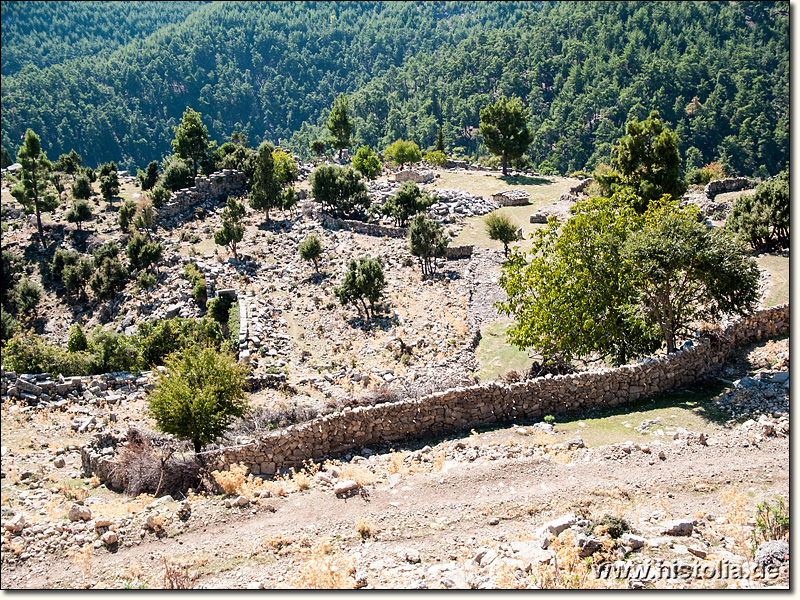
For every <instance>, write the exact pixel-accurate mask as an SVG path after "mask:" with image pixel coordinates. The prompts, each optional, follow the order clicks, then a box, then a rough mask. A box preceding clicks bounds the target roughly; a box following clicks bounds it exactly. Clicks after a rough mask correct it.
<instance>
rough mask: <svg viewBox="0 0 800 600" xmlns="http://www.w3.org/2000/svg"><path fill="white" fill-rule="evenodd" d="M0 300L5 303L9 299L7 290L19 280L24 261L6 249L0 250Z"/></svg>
mask: <svg viewBox="0 0 800 600" xmlns="http://www.w3.org/2000/svg"><path fill="white" fill-rule="evenodd" d="M0 257H2V258H1V259H0V260H2V263H0V267H2V268H0V301H1V302H2V303H3V304H6V302H8V300H9V292H10V291H11V290H12V289H13V287H14V286H15V285H16V283H17V282H18V281H19V277H20V274H21V273H22V270H23V267H24V265H25V261H24V260H23V259H22V257H21V256H19V255H17V254H14V253H13V252H11V251H8V250H0Z"/></svg>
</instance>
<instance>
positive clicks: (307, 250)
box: [299, 233, 322, 274]
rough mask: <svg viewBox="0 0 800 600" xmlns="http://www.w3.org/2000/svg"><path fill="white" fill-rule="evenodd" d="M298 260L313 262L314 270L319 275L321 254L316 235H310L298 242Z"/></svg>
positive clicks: (319, 242) (320, 244)
mask: <svg viewBox="0 0 800 600" xmlns="http://www.w3.org/2000/svg"><path fill="white" fill-rule="evenodd" d="M299 251H300V258H302V259H303V260H311V261H314V269H315V270H316V272H317V273H318V274H319V257H320V255H321V254H322V242H321V241H320V239H319V236H318V235H317V234H316V233H312V234H311V235H309V236H308V237H306V239H304V240H303V241H302V242H300V248H299Z"/></svg>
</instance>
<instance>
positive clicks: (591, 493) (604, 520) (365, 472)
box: [2, 182, 789, 588]
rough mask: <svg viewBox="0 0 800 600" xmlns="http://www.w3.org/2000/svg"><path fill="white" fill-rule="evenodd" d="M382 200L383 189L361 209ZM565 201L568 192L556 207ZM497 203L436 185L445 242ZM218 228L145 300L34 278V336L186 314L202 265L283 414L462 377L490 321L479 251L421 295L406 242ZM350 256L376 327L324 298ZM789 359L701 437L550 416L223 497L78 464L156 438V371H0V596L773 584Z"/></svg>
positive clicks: (185, 243) (299, 218) (333, 464)
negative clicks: (581, 425)
mask: <svg viewBox="0 0 800 600" xmlns="http://www.w3.org/2000/svg"><path fill="white" fill-rule="evenodd" d="M127 185H128V186H130V182H128V184H127ZM394 187H396V186H393V185H392V184H389V183H388V182H378V183H377V184H375V185H374V186H372V190H371V193H372V194H373V195H374V196H375V197H378V196H381V195H384V196H385V195H386V194H388V193H391V191H392V190H393V189H394ZM132 189H133V188H132V187H130V188H129V193H131V194H135V192H133V191H131V190H132ZM6 200H7V190H4V192H3V202H4V204H6ZM571 202H572V200H571V199H569V198H562V199H560V200H558V202H557V203H556V204H554V205H553V210H556V212H558V211H559V210H562V209H564V210H567V209H568V206H569V205H570V204H571ZM96 209H97V211H96V212H97V213H98V216H97V218H96V219H95V221H94V222H93V223H92V228H93V231H92V233H91V236H93V241H94V243H98V242H102V241H105V240H109V239H114V238H115V237H118V232H117V227H116V225H115V223H116V210H115V207H114V206H110V207H109V206H107V205H106V204H105V203H104V202H102V201H101V202H99V203H98V204H97V206H96ZM492 209H493V206H492V204H491V202H489V201H488V200H484V199H480V200H478V199H476V198H474V197H471V196H469V194H466V193H462V192H458V191H453V190H445V191H440V193H439V201H438V202H437V204H435V205H434V206H433V207H432V211H433V213H434V214H436V215H437V216H438V217H439V218H440V219H442V221H443V222H444V223H445V225H446V228H447V231H448V234H449V235H450V236H452V237H455V236H456V235H457V234H458V231H459V228H460V225H461V223H463V219H465V218H467V217H469V216H473V215H479V214H484V213H485V212H487V211H489V210H492ZM62 212H63V211H62ZM220 213H221V207H218V206H214V205H212V204H210V203H209V205H208V206H205V207H203V210H202V212H201V214H200V216H199V217H198V218H196V219H194V220H191V221H187V222H185V223H184V224H182V225H180V226H178V227H175V228H171V229H169V230H163V229H162V230H159V232H158V233H157V236H158V238H159V239H160V240H161V241H162V242H163V243H164V245H165V253H164V254H165V256H166V260H165V261H164V263H163V264H162V265H161V266H160V274H159V283H158V284H157V286H156V287H155V289H153V290H152V291H150V292H149V293H147V294H143V293H136V292H134V291H133V289H132V288H129V289H128V290H127V291H126V292H124V293H122V294H120V296H119V297H118V298H117V299H116V300H114V301H113V302H110V303H97V302H95V301H89V302H87V303H83V304H76V303H73V302H70V301H69V300H68V298H67V297H66V296H65V295H64V293H63V291H62V290H60V289H59V288H58V287H57V286H54V285H53V284H52V283H49V282H48V281H47V280H46V278H43V277H42V270H41V269H39V270H37V269H36V268H34V267H31V268H30V269H29V273H28V275H29V276H30V277H32V278H33V279H36V280H40V281H42V283H43V284H44V286H45V289H46V291H47V294H46V296H45V300H44V302H43V305H42V307H41V310H40V311H39V313H40V314H39V318H38V321H37V325H38V326H39V329H40V331H42V332H44V333H45V335H47V336H48V337H49V338H50V339H52V340H53V341H58V342H61V343H63V342H64V340H65V339H66V335H67V332H68V331H69V328H70V326H71V324H72V322H73V319H74V320H75V321H76V322H80V323H82V324H83V325H84V326H86V327H89V328H91V327H93V326H95V325H106V326H109V325H110V326H112V327H114V328H115V329H116V330H117V331H120V332H122V331H128V332H132V331H133V330H134V329H135V327H136V325H137V324H138V323H139V322H141V321H143V320H151V319H162V318H168V317H169V316H174V315H180V316H185V317H195V316H199V315H201V314H202V313H203V310H202V308H201V307H200V306H199V305H198V304H197V302H196V301H195V300H194V299H193V298H192V297H191V285H190V284H189V282H188V280H187V279H186V278H185V276H184V275H183V266H184V265H185V264H187V263H189V262H193V263H195V264H197V265H198V266H199V267H200V268H201V270H202V271H203V272H204V273H205V275H206V277H207V280H208V284H209V289H210V290H212V291H213V290H219V289H225V288H233V289H235V290H237V293H238V294H239V295H240V297H241V298H245V299H246V300H247V303H248V310H249V312H250V315H251V320H250V323H249V327H250V330H249V338H248V342H247V350H248V352H249V353H250V356H251V359H250V364H251V366H252V369H253V373H254V374H255V375H266V374H272V373H282V374H285V376H286V377H285V385H283V386H281V387H280V388H278V389H271V388H266V389H263V390H261V391H259V392H257V393H255V394H252V395H251V400H252V403H253V404H254V405H255V406H259V407H265V408H268V409H270V410H273V411H274V414H276V415H282V414H284V415H285V414H289V413H297V411H298V409H309V410H313V411H324V410H335V409H336V408H337V407H339V406H341V405H342V404H343V403H353V402H355V403H358V401H359V400H358V399H359V398H363V399H364V401H366V402H369V401H373V400H374V399H375V398H376V397H381V398H383V399H391V398H392V397H395V396H393V394H396V395H397V396H396V397H401V396H402V397H404V396H409V395H414V394H416V395H421V394H424V393H428V392H431V391H434V390H437V389H443V388H447V387H453V386H455V385H459V384H463V383H467V382H470V381H472V380H473V379H474V373H475V371H476V370H477V368H478V365H477V361H476V358H475V353H474V348H475V345H476V344H477V342H478V336H479V331H480V327H481V324H483V323H485V322H490V321H492V320H494V319H496V318H497V317H498V315H497V312H496V309H495V308H494V303H495V302H496V301H498V300H501V299H502V290H500V288H498V286H497V285H496V282H497V277H498V276H499V273H500V266H501V264H502V260H503V257H502V253H501V252H499V251H490V250H484V249H480V248H476V249H475V251H474V253H473V255H472V257H471V258H469V259H460V260H451V261H446V262H443V263H442V265H441V267H440V275H439V277H438V278H436V279H435V280H427V281H426V280H423V279H422V278H421V276H420V273H419V269H418V267H417V265H416V264H415V263H414V261H413V258H412V257H411V256H410V254H409V253H408V251H407V249H406V242H405V240H403V239H392V238H383V237H375V236H369V235H363V234H359V233H354V232H351V231H347V230H329V229H325V228H323V227H322V226H321V225H320V221H319V219H318V218H316V216H315V213H314V210H313V207H311V206H306V207H304V208H302V209H301V210H300V211H298V213H296V214H288V213H287V214H283V215H278V214H277V213H274V214H273V215H272V216H273V220H272V221H269V222H266V221H265V219H264V215H263V214H255V213H252V212H250V213H248V215H247V231H246V234H245V240H244V242H243V243H242V244H241V245H240V247H239V254H240V260H234V259H233V258H232V257H231V256H229V255H228V254H227V251H226V250H223V249H221V248H219V247H216V246H215V245H214V244H213V232H214V230H215V229H216V228H218V227H219V224H220ZM62 217H63V214H62V213H61V212H57V213H56V215H54V220H55V221H56V222H59V221H60V222H63V218H62ZM4 221H6V217H5V216H4ZM8 222H9V223H10V225H11V227H10V229H9V231H8V232H6V233H4V234H3V246H4V249H13V250H15V251H17V252H19V253H26V255H28V256H29V257H30V258H31V259H32V260H33V261H34V264H35V262H36V260H40V261H44V260H46V254H45V253H41V252H39V251H38V250H37V248H36V244H35V241H34V240H33V237H32V231H33V229H32V224H31V222H30V220H29V219H28V218H26V217H24V216H22V215H16V214H14V215H12V216H11V217H10V219H9V221H8ZM48 229H49V235H51V236H52V239H53V240H54V241H55V242H56V243H57V244H58V245H60V246H61V247H75V248H79V249H81V248H82V247H83V246H85V245H86V244H87V239H84V238H85V237H86V236H85V235H79V234H76V233H75V232H74V231H72V230H71V226H69V227H63V226H61V225H52V226H50V227H49V228H48ZM312 232H315V233H317V234H318V235H319V236H320V237H321V239H322V241H323V246H324V254H323V258H322V260H321V261H320V267H321V268H320V270H321V273H320V274H319V275H317V274H316V273H315V271H314V269H313V267H312V266H311V265H309V264H305V263H303V262H302V261H301V260H300V259H299V256H298V245H299V244H300V242H301V241H302V240H303V239H304V238H305V236H306V235H308V234H310V233H312ZM89 241H92V240H89ZM361 255H368V256H376V257H380V258H381V259H382V261H383V264H384V270H385V272H386V279H387V282H388V287H387V297H386V299H385V301H384V303H383V314H382V316H381V317H380V318H378V319H377V320H376V321H375V322H374V323H371V324H368V323H366V322H365V321H364V320H363V319H362V318H361V315H359V313H358V312H357V311H356V310H355V309H354V308H343V307H341V306H340V305H339V303H338V301H337V300H336V297H335V295H334V293H333V288H334V287H335V286H336V285H338V283H339V281H340V279H341V277H342V275H343V272H344V269H345V267H346V264H347V262H348V261H349V260H350V259H351V258H357V257H359V256H361ZM64 315H71V316H72V318H64ZM788 362H789V349H788V339H783V340H775V341H769V342H765V343H761V344H758V345H755V346H753V347H751V348H749V349H747V350H745V351H742V352H740V353H738V354H737V355H736V356H735V357H734V358H733V359H732V360H731V362H730V363H729V364H728V365H726V367H725V369H723V371H722V373H721V378H722V382H723V383H724V384H725V390H724V391H723V392H722V393H720V394H718V395H716V396H714V397H710V398H707V399H706V400H705V402H706V404H707V406H708V407H713V408H714V410H717V411H719V412H721V413H723V414H724V415H725V418H726V419H727V421H724V420H723V421H720V422H713V423H712V422H709V424H708V426H707V427H706V429H705V430H704V431H693V430H687V429H685V428H680V427H674V426H667V425H665V424H662V423H660V422H658V421H656V420H653V421H650V422H646V421H643V422H642V423H639V424H636V428H635V429H632V431H631V439H630V440H629V441H625V442H621V443H617V444H612V445H601V446H596V447H590V448H587V447H586V445H585V444H584V442H583V440H582V439H580V438H578V437H576V436H575V435H574V433H573V434H567V433H566V432H565V431H563V430H560V429H559V425H558V424H556V425H555V427H554V428H553V427H551V426H549V425H547V424H545V423H517V424H510V425H507V426H501V427H494V428H491V429H488V430H481V431H480V432H471V433H470V432H463V433H462V434H458V435H453V436H449V437H447V438H445V439H442V438H436V439H426V440H409V441H408V442H407V443H406V444H404V445H400V444H398V445H396V446H394V447H391V448H389V447H387V448H377V447H376V448H372V449H368V448H364V449H361V450H360V451H359V454H358V455H353V454H350V455H346V456H343V457H340V458H339V459H338V460H331V461H328V462H327V463H325V464H322V465H314V466H309V468H308V469H307V470H305V471H302V472H300V473H289V474H287V475H286V476H285V477H284V478H283V479H279V480H273V481H262V480H260V479H258V478H252V477H249V478H248V477H247V476H246V474H245V473H240V472H232V473H225V474H218V476H217V477H218V478H219V479H218V482H219V483H220V485H222V486H223V487H227V490H228V491H229V492H230V493H228V494H225V495H207V494H195V493H189V494H188V495H187V496H186V497H183V496H181V497H178V498H172V497H169V496H167V497H163V498H158V499H156V498H154V497H152V496H147V495H140V496H137V497H127V496H124V495H121V494H118V493H115V492H112V491H110V490H108V489H106V488H105V487H104V486H102V485H99V483H100V482H99V481H98V480H97V479H96V478H93V477H90V478H87V477H86V476H85V475H86V474H84V473H82V472H81V468H80V467H81V461H80V453H79V448H80V446H81V445H83V444H85V443H86V442H87V441H88V440H89V438H90V436H91V435H93V434H95V433H97V432H102V431H109V430H112V429H115V428H116V429H118V430H120V431H125V430H126V429H127V428H129V427H137V428H140V429H143V430H147V429H151V428H152V427H153V423H152V421H151V420H150V419H149V418H148V417H147V415H146V412H145V404H146V402H145V394H146V391H147V389H148V388H149V386H150V385H151V379H150V378H149V377H148V374H146V373H145V374H141V375H140V376H137V377H131V376H128V375H125V374H115V375H105V376H97V377H90V378H84V379H83V380H80V381H73V380H71V379H69V378H67V380H64V379H57V378H56V379H52V378H49V377H47V376H45V377H41V378H36V377H33V378H31V377H18V374H12V373H5V372H4V373H3V374H2V376H3V381H2V384H3V393H4V402H3V406H2V431H3V448H2V519H3V520H2V535H3V538H2V551H3V552H2V577H3V587H4V588H44V587H47V588H52V587H71V588H74V587H78V588H83V587H92V588H103V587H112V588H114V587H116V588H118V587H151V588H152V587H180V586H187V587H200V588H226V587H265V588H273V587H314V586H321V587H367V588H391V587H403V588H422V587H433V588H436V587H476V588H492V587H495V588H496V587H647V588H653V587H656V588H661V587H729V586H732V587H748V586H750V587H760V586H763V585H770V586H773V585H783V584H785V583H786V582H787V581H788V575H787V573H786V568H787V565H788V560H783V559H784V555H783V553H784V550H783V547H782V546H775V545H774V544H773V545H772V546H767V547H765V548H762V549H761V550H760V554H759V553H758V552H755V551H756V550H758V548H759V547H760V546H761V542H763V541H764V537H763V536H762V535H761V533H762V531H761V529H760V528H759V526H758V523H757V521H756V517H757V514H756V512H757V511H756V506H757V504H758V503H760V502H762V501H768V502H770V503H771V504H772V505H775V502H776V501H777V500H776V499H777V498H785V499H786V503H787V506H788V457H789V442H788V432H789V429H788V408H789V403H788V366H789V365H788ZM12 389H13V390H15V393H14V394H11V393H10V390H12ZM300 412H302V411H300ZM614 519H617V520H614ZM619 519H623V520H624V524H621V523H620V521H619ZM676 520H677V521H679V522H678V523H671V522H672V521H676ZM623 530H624V531H623ZM623 533H624V535H623ZM754 534H755V537H753V536H754ZM625 536H627V537H625ZM584 556H592V557H593V559H594V562H595V563H596V564H613V563H614V561H616V560H623V559H624V560H626V561H632V562H630V563H628V564H636V565H639V564H651V565H661V564H669V565H673V566H676V565H679V564H691V565H701V566H702V565H713V564H717V565H720V564H722V563H719V561H722V562H723V563H724V564H725V565H728V566H730V565H737V566H739V568H740V571H741V569H742V568H744V567H742V565H745V566H746V568H747V569H749V571H748V573H752V572H753V570H752V567H753V565H755V564H761V565H762V567H763V566H764V565H766V564H768V563H769V564H772V563H773V562H774V564H775V565H777V566H776V569H777V576H776V578H773V579H769V580H766V581H765V580H763V579H758V578H753V577H746V578H742V577H737V575H736V573H734V574H733V575H731V573H730V569H728V570H726V571H725V573H726V575H727V577H716V578H709V577H706V578H705V579H697V578H691V579H689V580H687V579H682V578H681V577H679V576H678V575H677V574H675V573H674V572H673V573H672V574H671V575H670V576H669V577H662V578H658V579H653V578H651V579H648V577H647V576H646V573H644V572H642V571H637V572H636V573H633V572H630V573H628V574H627V575H626V576H624V577H620V578H611V579H603V578H602V577H601V578H598V577H595V575H594V574H593V573H592V572H591V570H587V568H586V566H585V563H584V562H583V561H582V557H584ZM659 561H660V562H659ZM675 568H677V566H676V567H675ZM719 568H720V569H721V567H719ZM762 570H763V569H762ZM672 575H674V576H672Z"/></svg>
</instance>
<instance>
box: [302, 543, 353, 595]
mask: <svg viewBox="0 0 800 600" xmlns="http://www.w3.org/2000/svg"><path fill="white" fill-rule="evenodd" d="M302 554H303V555H304V560H303V562H302V564H301V565H300V568H299V569H298V571H297V573H295V574H294V575H293V576H292V577H291V578H290V579H289V585H290V586H292V587H294V588H297V589H316V590H334V589H354V588H355V587H356V582H355V580H354V578H353V575H354V573H355V560H354V559H352V558H346V557H343V556H341V555H339V554H338V553H337V552H336V551H335V550H333V549H331V545H330V540H328V539H323V540H320V541H319V542H317V543H316V544H314V546H312V547H311V548H310V549H307V550H302Z"/></svg>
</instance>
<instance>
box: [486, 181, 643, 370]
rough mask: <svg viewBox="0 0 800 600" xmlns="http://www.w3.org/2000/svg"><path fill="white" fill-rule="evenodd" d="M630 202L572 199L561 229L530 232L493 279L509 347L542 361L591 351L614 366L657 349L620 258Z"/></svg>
mask: <svg viewBox="0 0 800 600" xmlns="http://www.w3.org/2000/svg"><path fill="white" fill-rule="evenodd" d="M632 201H633V200H632V199H631V198H629V197H623V196H622V195H621V194H620V195H617V196H615V197H614V198H612V199H609V198H592V199H590V200H588V201H585V202H579V203H577V204H576V205H575V206H574V207H573V209H572V210H573V213H574V214H573V216H572V217H571V218H570V219H569V220H568V221H567V222H566V223H564V225H563V226H560V225H559V224H558V222H557V221H556V219H555V218H551V219H550V221H549V222H548V224H547V227H546V228H543V229H538V230H536V231H535V232H534V233H533V235H532V236H531V239H532V240H533V246H532V248H531V250H530V252H528V253H527V254H523V253H520V252H515V253H514V254H512V257H511V259H510V260H508V261H507V262H506V264H505V265H504V267H503V273H502V275H501V277H500V286H501V287H502V288H503V289H505V291H506V294H507V300H505V301H504V302H501V303H498V305H497V307H498V310H499V311H500V312H501V313H503V314H506V315H509V316H511V317H513V318H514V320H515V323H514V324H513V325H512V326H511V327H510V328H509V330H508V334H507V335H508V341H509V343H511V344H513V345H514V346H516V347H518V348H519V349H521V350H524V349H526V348H533V349H535V350H536V351H537V352H539V353H541V354H542V356H543V357H544V362H551V361H552V360H554V359H556V360H563V361H566V362H569V361H570V360H572V359H573V358H575V357H577V356H589V355H592V354H594V353H599V354H600V355H602V356H610V357H612V358H613V359H614V361H615V362H616V363H617V364H624V363H625V362H627V360H628V359H629V358H630V357H632V356H638V355H641V354H646V353H649V352H652V351H653V350H654V349H655V348H656V347H657V345H658V342H657V339H656V335H655V332H654V330H653V326H652V324H651V323H649V322H648V321H647V320H646V319H645V318H644V315H643V313H642V311H640V310H637V309H636V306H635V304H636V303H635V289H634V288H633V286H632V283H631V272H630V268H629V267H630V265H629V264H628V263H626V262H625V260H624V259H623V256H622V247H623V244H624V243H625V240H626V239H627V237H628V235H629V234H630V232H631V231H632V230H634V229H636V228H637V227H639V226H640V221H641V218H640V217H638V216H637V215H636V212H635V211H634V210H633V208H632V207H631V203H632Z"/></svg>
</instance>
